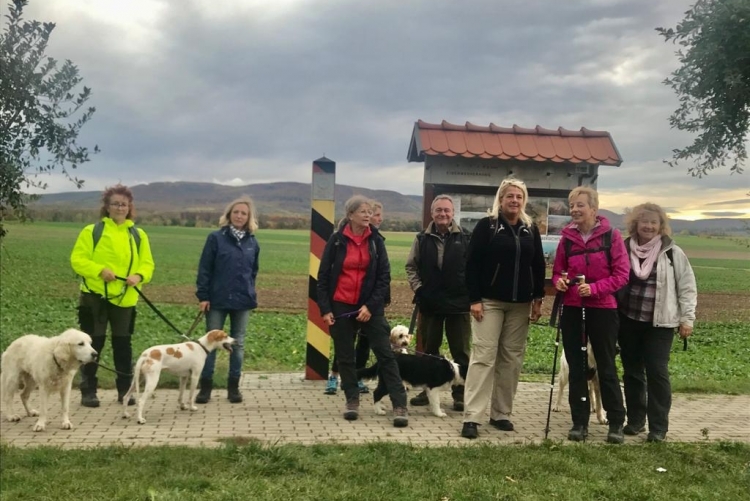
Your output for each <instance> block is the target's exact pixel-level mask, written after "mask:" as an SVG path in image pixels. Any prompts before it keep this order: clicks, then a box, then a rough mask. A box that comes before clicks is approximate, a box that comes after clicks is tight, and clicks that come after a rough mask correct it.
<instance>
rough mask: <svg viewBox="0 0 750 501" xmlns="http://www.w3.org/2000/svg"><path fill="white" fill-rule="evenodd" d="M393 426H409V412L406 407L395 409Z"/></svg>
mask: <svg viewBox="0 0 750 501" xmlns="http://www.w3.org/2000/svg"><path fill="white" fill-rule="evenodd" d="M393 426H395V427H396V428H404V427H405V426H409V412H408V411H407V410H406V407H396V408H394V409H393Z"/></svg>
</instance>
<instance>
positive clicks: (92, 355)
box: [91, 352, 99, 362]
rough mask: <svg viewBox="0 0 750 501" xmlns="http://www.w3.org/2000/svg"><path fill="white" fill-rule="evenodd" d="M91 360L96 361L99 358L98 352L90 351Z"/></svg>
mask: <svg viewBox="0 0 750 501" xmlns="http://www.w3.org/2000/svg"><path fill="white" fill-rule="evenodd" d="M91 360H93V361H94V362H96V361H97V360H99V354H98V353H97V352H94V353H92V354H91Z"/></svg>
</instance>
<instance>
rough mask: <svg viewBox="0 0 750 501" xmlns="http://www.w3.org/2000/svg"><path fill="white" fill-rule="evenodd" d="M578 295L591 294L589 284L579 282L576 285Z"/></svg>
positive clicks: (588, 295) (586, 295)
mask: <svg viewBox="0 0 750 501" xmlns="http://www.w3.org/2000/svg"><path fill="white" fill-rule="evenodd" d="M578 295H579V296H581V297H590V296H591V284H581V285H579V286H578Z"/></svg>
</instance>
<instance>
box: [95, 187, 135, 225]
mask: <svg viewBox="0 0 750 501" xmlns="http://www.w3.org/2000/svg"><path fill="white" fill-rule="evenodd" d="M113 195H122V196H124V197H125V198H127V199H128V215H127V216H125V219H135V203H133V192H132V191H130V188H128V187H127V186H125V185H122V184H119V183H118V184H116V185H114V186H110V187H108V188H105V189H104V193H102V208H101V209H100V210H99V217H107V216H109V203H110V200H112V196H113Z"/></svg>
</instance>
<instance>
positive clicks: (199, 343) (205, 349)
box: [195, 341, 208, 355]
mask: <svg viewBox="0 0 750 501" xmlns="http://www.w3.org/2000/svg"><path fill="white" fill-rule="evenodd" d="M195 342H196V343H198V346H200V347H201V348H203V351H205V352H206V355H208V348H206V347H205V346H203V343H201V342H200V341H195Z"/></svg>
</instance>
